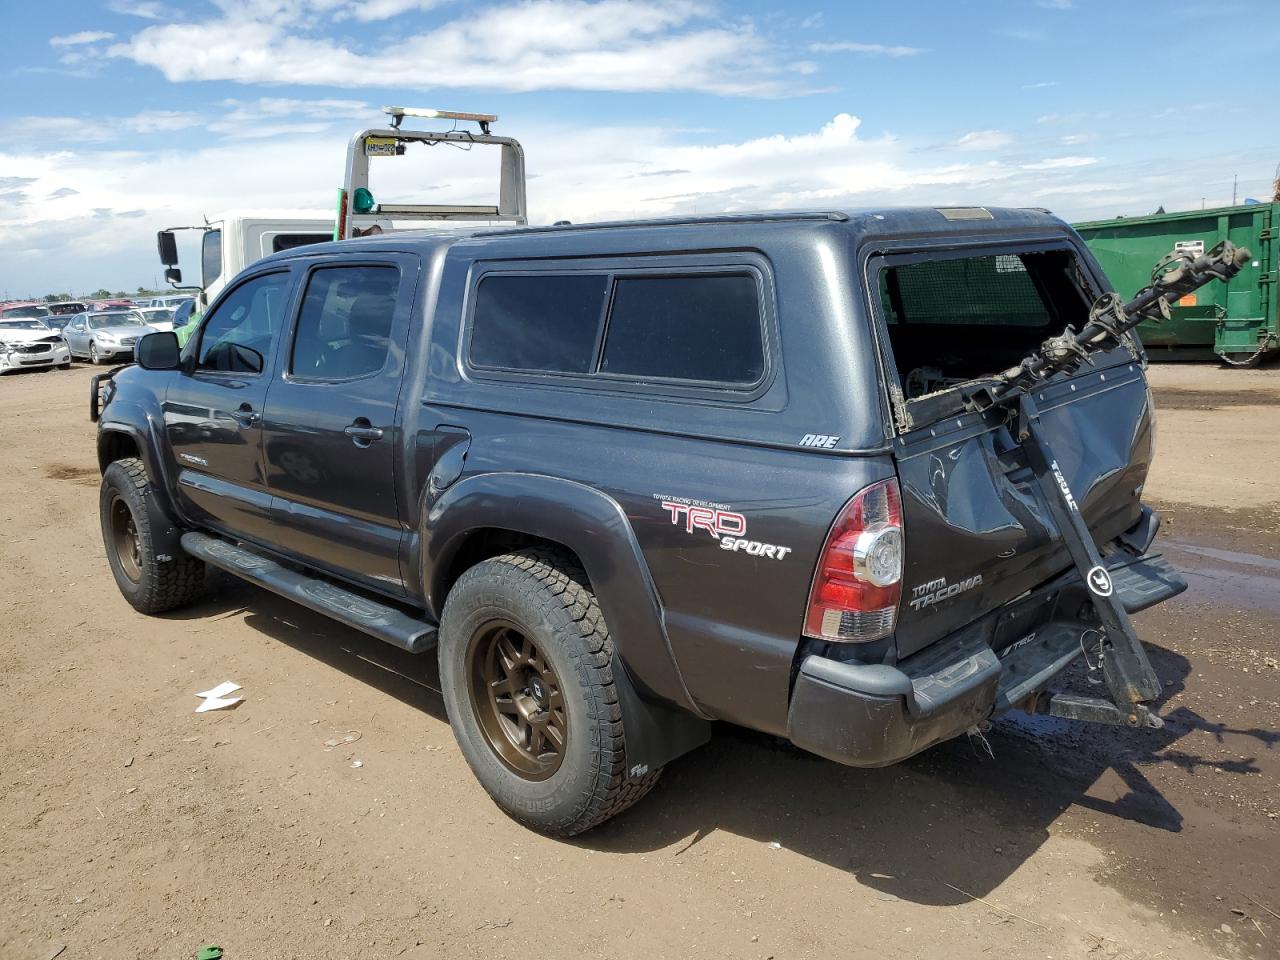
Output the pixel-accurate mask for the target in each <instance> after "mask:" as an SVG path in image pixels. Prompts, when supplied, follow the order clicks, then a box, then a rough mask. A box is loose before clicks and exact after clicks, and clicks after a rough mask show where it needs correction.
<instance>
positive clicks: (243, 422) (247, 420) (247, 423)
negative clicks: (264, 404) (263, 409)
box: [231, 403, 262, 429]
mask: <svg viewBox="0 0 1280 960" xmlns="http://www.w3.org/2000/svg"><path fill="white" fill-rule="evenodd" d="M231 419H232V420H234V421H235V422H236V423H237V424H239V425H240V426H241V427H243V428H245V429H248V428H249V427H252V426H253V425H254V424H255V423H257V422H258V421H259V420H261V419H262V417H261V415H259V414H258V413H257V411H255V410H254V409H253V407H251V406H249V404H247V403H242V404H240V409H239V410H237V411H235V412H234V413H233V414H231Z"/></svg>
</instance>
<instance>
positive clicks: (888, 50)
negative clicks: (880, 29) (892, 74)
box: [809, 40, 925, 57]
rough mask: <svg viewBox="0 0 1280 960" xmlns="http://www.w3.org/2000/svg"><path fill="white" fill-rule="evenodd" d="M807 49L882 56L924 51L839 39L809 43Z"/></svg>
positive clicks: (901, 55)
mask: <svg viewBox="0 0 1280 960" xmlns="http://www.w3.org/2000/svg"><path fill="white" fill-rule="evenodd" d="M809 49H810V50H812V51H813V52H814V53H870V54H876V55H879V56H884V57H914V56H915V55H916V54H918V53H924V52H925V50H924V48H923V47H905V46H891V45H889V44H884V43H860V42H858V41H856V40H839V41H834V42H826V43H811V44H809Z"/></svg>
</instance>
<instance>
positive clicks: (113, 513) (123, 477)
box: [98, 457, 204, 613]
mask: <svg viewBox="0 0 1280 960" xmlns="http://www.w3.org/2000/svg"><path fill="white" fill-rule="evenodd" d="M154 504H155V493H154V491H153V490H152V489H151V483H150V481H149V480H148V479H147V470H146V467H144V466H143V464H142V461H141V460H138V459H136V458H132V457H131V458H128V459H125V460H117V461H116V462H115V463H113V464H111V465H110V466H109V467H107V470H106V472H105V473H104V474H103V475H102V489H101V492H100V494H99V497H98V512H99V516H100V518H101V521H102V541H103V545H104V546H105V547H106V549H107V562H108V564H110V566H111V574H112V576H114V577H115V580H116V586H118V587H119V588H120V592H121V593H122V594H124V598H125V599H126V600H128V601H129V603H130V605H131V606H132V607H133V608H134V609H135V610H137V611H139V612H140V613H164V612H165V611H166V610H173V609H174V608H175V607H180V606H183V605H184V604H187V603H190V602H191V601H192V600H194V599H195V598H196V597H198V596H199V595H200V594H201V592H203V590H204V564H203V563H201V562H200V561H199V560H196V559H195V558H194V557H190V556H188V555H187V554H185V553H182V552H181V550H177V551H176V555H167V554H163V553H161V552H160V551H159V550H157V544H156V540H155V535H156V532H157V531H156V527H157V526H159V525H160V524H162V523H164V522H165V520H164V517H163V516H162V515H160V514H159V513H158V512H157V509H158V508H156V507H155V506H154Z"/></svg>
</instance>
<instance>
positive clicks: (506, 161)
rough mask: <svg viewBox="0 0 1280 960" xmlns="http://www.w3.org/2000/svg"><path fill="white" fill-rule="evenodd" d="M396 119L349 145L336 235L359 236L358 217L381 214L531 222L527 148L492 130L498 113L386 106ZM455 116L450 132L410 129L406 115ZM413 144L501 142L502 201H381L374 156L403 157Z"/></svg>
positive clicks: (462, 145)
mask: <svg viewBox="0 0 1280 960" xmlns="http://www.w3.org/2000/svg"><path fill="white" fill-rule="evenodd" d="M382 112H383V113H385V114H386V115H387V116H388V117H389V118H390V126H388V127H372V128H369V129H367V130H361V131H360V132H358V133H357V134H356V135H355V136H353V137H352V138H351V143H350V145H349V146H348V147H347V165H346V176H345V179H344V181H343V185H342V188H341V189H340V190H339V191H338V214H337V221H336V223H335V224H334V229H333V238H334V239H335V240H345V239H348V238H350V237H353V236H356V235H357V232H356V231H357V230H358V229H359V227H358V226H357V222H358V221H361V220H364V221H365V222H368V221H369V220H371V219H377V218H383V219H386V218H395V219H397V220H424V221H441V220H472V221H482V222H485V223H494V222H498V223H511V224H516V225H521V226H523V225H525V224H527V223H528V222H529V220H528V208H527V204H526V200H525V172H524V148H523V147H521V146H520V143H519V141H517V140H514V139H512V138H511V137H498V136H494V135H493V134H491V133H490V132H489V130H490V126H491V125H492V124H494V123H496V122H497V120H498V118H497V117H496V116H494V115H493V114H488V113H465V112H461V111H456V110H431V109H426V108H418V107H383V108H382ZM410 117H417V118H425V119H439V120H452V121H453V122H454V129H452V130H446V131H427V130H407V129H405V128H404V121H405V120H406V118H410ZM458 123H475V124H476V125H477V126H478V127H479V128H480V132H479V133H475V132H472V131H470V130H460V129H457V124H458ZM412 144H424V145H426V146H434V145H436V144H451V145H453V146H455V147H460V148H463V149H470V148H471V147H473V146H477V145H479V146H496V147H498V148H499V149H500V150H501V151H502V162H501V168H500V174H499V183H498V202H497V203H496V204H467V203H458V204H448V203H445V204H439V203H426V204H419V203H379V202H377V200H376V199H375V198H374V196H373V194H372V193H371V192H370V190H369V159H370V158H371V157H401V156H404V155H405V153H406V151H407V149H408V147H409V146H410V145H412Z"/></svg>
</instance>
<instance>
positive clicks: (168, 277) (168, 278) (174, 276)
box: [164, 267, 182, 287]
mask: <svg viewBox="0 0 1280 960" xmlns="http://www.w3.org/2000/svg"><path fill="white" fill-rule="evenodd" d="M164 280H165V283H171V284H173V285H174V286H175V287H176V286H177V285H178V284H180V283H181V282H182V271H181V270H179V269H178V268H177V267H165V268H164Z"/></svg>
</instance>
